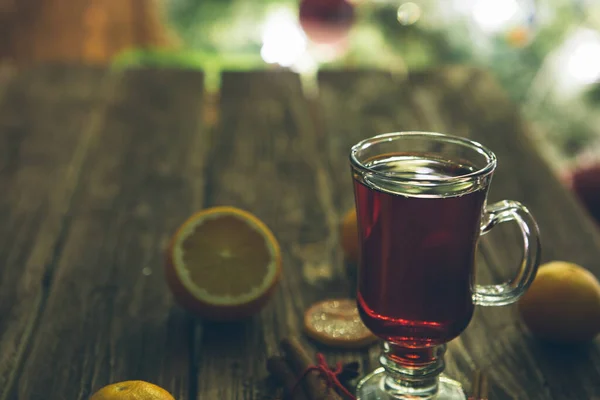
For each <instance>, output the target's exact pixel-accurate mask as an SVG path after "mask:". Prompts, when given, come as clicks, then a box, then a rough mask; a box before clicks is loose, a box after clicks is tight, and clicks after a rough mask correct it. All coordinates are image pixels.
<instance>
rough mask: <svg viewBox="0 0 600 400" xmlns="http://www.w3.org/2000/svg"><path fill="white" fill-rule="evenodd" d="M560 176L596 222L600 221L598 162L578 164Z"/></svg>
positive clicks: (599, 169) (599, 174) (599, 172)
mask: <svg viewBox="0 0 600 400" xmlns="http://www.w3.org/2000/svg"><path fill="white" fill-rule="evenodd" d="M562 178H563V182H565V183H566V184H567V186H568V187H570V189H571V190H572V191H573V192H574V193H575V194H576V196H577V197H578V198H579V200H580V201H581V202H582V203H583V205H584V207H585V208H586V209H587V210H588V212H589V213H590V214H591V215H592V217H593V218H594V219H595V220H596V222H598V223H600V163H593V164H589V165H581V166H578V167H576V168H575V169H573V170H572V171H570V172H569V173H567V174H565V176H563V177H562Z"/></svg>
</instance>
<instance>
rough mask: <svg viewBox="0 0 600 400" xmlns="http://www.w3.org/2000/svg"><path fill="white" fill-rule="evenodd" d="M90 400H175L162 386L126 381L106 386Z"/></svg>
mask: <svg viewBox="0 0 600 400" xmlns="http://www.w3.org/2000/svg"><path fill="white" fill-rule="evenodd" d="M90 400H175V399H174V398H173V396H171V394H170V393H169V392H167V391H166V390H165V389H163V388H161V387H160V386H156V385H154V384H152V383H148V382H144V381H125V382H119V383H113V384H111V385H107V386H104V387H103V388H102V389H100V390H98V391H97V392H96V393H94V394H93V395H92V397H90Z"/></svg>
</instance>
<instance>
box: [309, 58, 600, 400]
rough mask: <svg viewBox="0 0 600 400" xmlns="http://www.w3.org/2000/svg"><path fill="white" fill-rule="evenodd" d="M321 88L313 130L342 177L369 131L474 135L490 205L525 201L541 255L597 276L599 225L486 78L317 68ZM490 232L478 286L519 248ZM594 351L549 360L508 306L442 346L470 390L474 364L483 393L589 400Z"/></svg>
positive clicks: (506, 233)
mask: <svg viewBox="0 0 600 400" xmlns="http://www.w3.org/2000/svg"><path fill="white" fill-rule="evenodd" d="M319 87H320V96H319V102H318V104H317V107H318V109H320V110H322V113H321V118H320V121H321V122H320V123H319V125H320V127H319V130H320V131H322V132H325V133H326V134H327V135H326V137H327V140H328V141H327V145H326V148H327V151H328V153H327V154H328V155H327V157H328V159H329V160H330V168H331V169H332V171H333V172H332V174H338V175H340V176H342V175H341V174H345V173H346V170H347V169H348V164H347V154H348V151H349V148H350V146H351V145H352V144H354V143H356V142H357V141H359V140H361V139H363V138H366V137H369V136H372V135H374V134H378V133H384V132H394V131H402V130H432V131H439V132H445V133H451V134H457V135H462V136H466V137H471V138H474V139H475V140H478V141H480V142H482V143H483V144H484V145H486V146H488V147H489V148H491V149H492V150H493V151H494V152H496V154H497V156H498V158H499V167H498V170H497V173H496V175H495V178H494V181H493V183H492V190H491V193H490V201H495V200H499V199H502V198H508V199H514V200H519V201H522V202H524V203H525V204H526V205H527V206H528V207H530V209H531V210H532V212H533V213H534V215H535V216H536V218H537V220H538V222H539V225H540V229H541V231H542V235H543V245H544V260H551V259H568V260H570V261H574V262H577V263H580V264H582V265H585V266H586V267H588V268H589V269H590V270H591V271H593V272H594V273H595V274H596V275H597V276H598V275H600V265H599V262H598V260H599V259H600V258H599V255H600V251H599V250H598V249H599V248H600V247H599V244H600V242H599V238H598V234H597V231H596V230H595V228H594V226H593V224H592V223H591V221H590V220H589V219H588V218H587V217H586V215H585V213H584V212H583V210H582V209H581V208H580V207H579V206H578V204H577V203H576V201H575V200H574V198H573V196H571V195H570V194H569V193H567V192H566V191H565V190H564V189H563V188H562V187H561V186H560V184H559V183H558V181H557V180H556V179H555V177H554V176H553V175H552V172H551V171H550V169H549V168H548V166H547V165H546V164H545V163H544V162H543V161H542V159H541V158H540V156H539V155H538V154H537V152H536V151H535V149H534V147H533V146H532V144H531V143H530V142H529V140H528V139H527V128H526V126H525V124H524V122H523V121H522V120H521V119H520V117H519V115H518V112H517V110H516V109H515V107H514V106H513V105H512V104H511V103H510V102H509V101H508V99H507V98H506V96H505V95H504V94H503V92H502V89H501V88H500V87H498V85H497V84H496V83H495V82H494V80H493V79H492V78H491V77H490V76H489V75H488V74H486V73H481V72H479V71H476V70H472V69H468V68H447V69H444V70H440V71H437V72H428V73H418V74H413V75H410V76H408V78H407V79H405V78H404V77H394V76H392V75H389V74H386V73H383V72H381V73H378V72H366V71H362V72H360V71H356V72H344V73H340V72H335V73H334V72H323V73H321V74H320V76H319ZM350 184H351V182H350V181H349V180H348V179H347V180H343V179H341V180H340V182H336V185H337V186H336V187H335V188H334V190H333V192H334V193H339V194H340V196H339V198H338V200H337V204H338V205H339V207H342V208H346V207H350V206H351V205H352V198H351V187H350ZM557 210H560V212H558V211H557ZM489 236H490V237H486V238H485V240H483V243H482V246H481V247H482V250H483V251H482V253H483V256H482V257H481V258H480V263H479V267H478V270H479V272H480V275H481V278H482V280H483V281H485V282H489V281H498V280H499V279H505V278H507V277H509V276H511V274H512V273H514V269H515V268H516V266H515V267H513V265H515V262H516V260H517V258H518V257H519V255H518V254H516V251H514V252H511V251H507V249H513V248H517V249H518V247H516V246H518V245H519V242H518V241H517V240H516V236H515V231H514V230H511V229H509V228H503V229H499V230H497V231H496V230H495V231H494V233H493V234H490V235H489ZM478 278H479V277H478ZM478 280H479V279H478ZM598 348H599V341H598V340H596V342H594V345H592V346H591V347H590V348H589V349H588V351H585V352H582V353H580V354H579V355H578V356H572V355H571V356H566V355H565V353H558V354H562V356H560V357H552V356H551V354H556V353H551V352H548V349H543V348H542V347H541V346H540V345H539V344H537V343H536V342H535V340H533V339H532V338H531V337H530V336H529V335H528V333H526V331H525V330H524V328H523V327H522V325H521V324H520V323H519V320H518V316H517V314H516V309H515V306H514V305H513V306H509V307H503V308H485V309H483V308H478V310H477V311H476V315H475V316H474V318H473V321H472V322H471V325H470V327H469V328H468V329H467V330H466V331H465V333H464V334H463V335H461V337H460V338H458V339H456V340H454V341H453V342H452V343H450V345H449V352H448V356H447V361H448V363H447V372H448V373H449V375H451V376H453V377H455V378H457V379H459V380H460V381H461V382H464V383H465V387H466V388H467V389H469V388H470V383H469V379H470V378H471V374H472V371H473V369H474V368H476V367H478V368H482V369H483V370H484V372H486V373H487V374H488V375H489V376H490V377H491V378H492V380H493V381H494V382H495V384H494V387H493V390H492V393H490V398H513V397H514V398H528V399H542V398H544V399H547V398H553V399H567V398H592V397H593V396H598V395H599V393H598V390H599V389H598V387H597V385H596V386H594V384H593V382H594V381H595V382H597V381H598V375H599V372H598V359H599V357H598V354H599V349H598ZM376 353H377V352H376V351H375V352H374V354H376ZM566 359H568V360H569V362H565V360H566ZM372 361H373V363H375V362H376V360H375V359H374V358H372ZM372 366H374V364H373V365H372Z"/></svg>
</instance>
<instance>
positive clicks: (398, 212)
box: [354, 154, 486, 347]
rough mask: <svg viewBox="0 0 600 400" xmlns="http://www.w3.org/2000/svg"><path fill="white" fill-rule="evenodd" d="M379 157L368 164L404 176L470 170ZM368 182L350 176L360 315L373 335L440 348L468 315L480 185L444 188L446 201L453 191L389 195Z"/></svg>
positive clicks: (482, 194) (481, 197) (482, 195)
mask: <svg viewBox="0 0 600 400" xmlns="http://www.w3.org/2000/svg"><path fill="white" fill-rule="evenodd" d="M382 157H384V158H380V159H378V160H375V161H374V162H373V161H371V162H370V164H372V165H371V167H372V168H375V169H380V170H385V171H386V172H388V173H390V172H391V173H394V174H398V175H402V176H405V177H415V176H417V175H418V176H419V177H420V178H423V179H436V178H437V179H439V177H442V176H459V175H464V174H466V173H469V172H472V171H473V168H470V167H468V166H463V165H458V164H450V163H448V162H445V161H434V160H427V159H417V158H415V157H406V156H399V155H394V154H391V155H390V154H387V155H384V156H382ZM358 179H360V178H358ZM373 182H375V181H374V180H373V181H372V182H368V181H366V182H360V181H359V180H357V177H356V176H355V184H354V188H355V198H356V204H357V214H358V223H359V237H360V243H361V246H360V259H359V260H360V261H359V279H358V308H359V311H360V314H361V318H362V320H363V322H364V323H365V325H366V326H367V327H368V328H369V329H370V330H371V331H372V332H373V333H375V334H376V335H377V336H379V337H381V338H382V339H384V340H387V341H390V342H393V343H396V344H399V345H401V346H405V347H427V346H435V345H439V344H442V343H446V342H448V341H450V340H452V339H453V338H455V337H457V336H458V335H459V334H460V333H461V332H462V331H463V330H464V329H465V328H466V327H467V325H468V324H469V321H470V320H471V317H472V315H473V309H474V305H473V301H472V292H471V287H472V284H473V280H474V262H475V250H476V241H477V238H478V237H479V229H480V218H481V214H482V209H483V205H484V202H485V197H486V191H485V188H483V189H478V188H476V187H475V186H474V185H473V184H467V187H465V184H462V186H460V187H456V188H450V189H448V188H447V189H446V194H445V195H446V196H447V195H448V191H450V192H451V193H454V192H457V193H458V194H460V195H458V196H454V197H440V196H441V193H437V194H436V193H435V192H432V190H437V189H427V190H424V191H422V192H418V191H417V193H413V194H411V195H410V196H409V197H406V196H403V195H398V194H393V193H390V192H389V191H393V190H394V188H393V187H390V186H389V185H387V186H386V188H384V189H383V190H379V189H376V188H374V187H373V186H374V183H373ZM468 185H471V188H469V187H468ZM376 186H379V187H382V185H376ZM386 189H387V191H384V190H386ZM396 190H401V189H399V188H398V187H396Z"/></svg>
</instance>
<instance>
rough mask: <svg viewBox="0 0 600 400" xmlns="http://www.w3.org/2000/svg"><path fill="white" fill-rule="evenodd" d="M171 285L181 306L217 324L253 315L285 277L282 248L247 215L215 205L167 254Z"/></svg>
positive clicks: (197, 216)
mask: <svg viewBox="0 0 600 400" xmlns="http://www.w3.org/2000/svg"><path fill="white" fill-rule="evenodd" d="M165 265H166V267H165V269H166V277H167V283H168V285H169V287H170V289H171V291H172V292H173V295H174V297H175V299H176V300H177V302H178V303H179V304H180V305H181V306H183V307H184V308H185V309H187V310H188V311H190V312H192V313H194V314H196V315H198V316H200V317H203V318H207V319H212V320H223V321H224V320H235V319H241V318H246V317H249V316H251V315H254V314H255V313H257V312H258V311H260V310H261V309H262V307H263V306H264V305H266V303H267V301H268V300H269V299H270V297H271V296H272V294H273V293H274V290H275V288H276V286H277V283H278V281H279V278H280V275H281V252H280V249H279V244H278V242H277V240H276V239H275V236H273V233H272V232H271V230H269V228H268V227H267V226H266V225H265V224H264V223H263V222H262V221H261V220H259V219H258V218H257V217H255V216H254V215H252V214H250V213H249V212H247V211H244V210H240V209H238V208H234V207H214V208H209V209H206V210H203V211H200V212H198V213H196V214H194V215H192V216H191V217H190V218H189V219H188V220H187V221H186V222H185V223H184V224H183V225H182V226H181V227H180V228H179V229H178V231H177V233H175V235H174V236H173V239H172V240H171V244H170V246H169V249H168V251H167V262H166V264H165Z"/></svg>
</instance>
